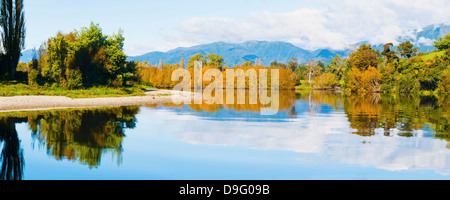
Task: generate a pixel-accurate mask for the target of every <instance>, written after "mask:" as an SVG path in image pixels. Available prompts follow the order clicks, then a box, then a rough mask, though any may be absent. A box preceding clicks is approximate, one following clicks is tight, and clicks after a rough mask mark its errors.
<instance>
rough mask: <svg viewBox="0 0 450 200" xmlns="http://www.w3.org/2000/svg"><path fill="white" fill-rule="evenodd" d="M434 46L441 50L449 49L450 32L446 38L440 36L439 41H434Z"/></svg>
mask: <svg viewBox="0 0 450 200" xmlns="http://www.w3.org/2000/svg"><path fill="white" fill-rule="evenodd" d="M434 47H436V49H438V50H439V51H443V50H447V49H449V48H450V33H447V35H445V37H444V38H442V37H440V38H439V40H438V41H435V42H434Z"/></svg>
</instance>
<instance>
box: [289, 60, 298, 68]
mask: <svg viewBox="0 0 450 200" xmlns="http://www.w3.org/2000/svg"><path fill="white" fill-rule="evenodd" d="M287 66H288V67H289V69H291V71H295V69H297V67H298V60H297V58H291V61H289V63H288V64H287Z"/></svg>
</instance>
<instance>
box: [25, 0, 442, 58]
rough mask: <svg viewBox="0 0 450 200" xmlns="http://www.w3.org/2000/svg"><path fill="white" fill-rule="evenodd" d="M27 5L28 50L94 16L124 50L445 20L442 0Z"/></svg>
mask: <svg viewBox="0 0 450 200" xmlns="http://www.w3.org/2000/svg"><path fill="white" fill-rule="evenodd" d="M25 7H26V8H25V12H26V20H27V21H26V22H27V39H26V48H27V49H30V48H34V47H38V46H39V45H40V44H41V43H42V42H44V41H46V39H47V38H49V37H51V36H54V35H55V34H56V33H57V32H58V31H62V32H63V33H68V32H70V31H73V30H74V29H79V28H80V27H86V26H89V24H90V22H91V21H93V22H95V23H99V24H100V26H101V27H102V28H103V31H104V33H105V34H112V33H117V31H118V29H119V28H122V29H123V30H124V34H125V38H126V41H125V51H126V53H127V54H128V55H139V54H143V53H146V52H149V51H155V50H159V51H167V50H170V49H173V48H176V47H180V46H192V45H197V44H204V43H210V42H216V41H226V42H244V41H246V40H271V41H285V42H291V43H293V44H294V45H297V46H300V47H303V48H306V49H316V48H323V47H329V48H333V49H339V48H345V46H346V45H349V44H351V43H353V42H358V41H361V40H371V41H372V42H395V41H393V40H395V38H396V37H397V36H399V35H401V34H407V32H406V33H405V30H409V29H413V28H421V27H423V26H426V25H430V24H436V23H447V22H448V21H449V20H448V19H450V12H448V10H450V1H447V0H379V1H369V0H342V1H336V0H316V1H310V0H296V1H294V0H278V1H270V0H190V1H185V0H167V1H149V0H128V1H125V3H124V1H118V0H95V1H88V0H77V1H75V0H65V1H61V0H39V1H36V0H35V1H25Z"/></svg>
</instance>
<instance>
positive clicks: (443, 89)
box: [438, 68, 450, 94]
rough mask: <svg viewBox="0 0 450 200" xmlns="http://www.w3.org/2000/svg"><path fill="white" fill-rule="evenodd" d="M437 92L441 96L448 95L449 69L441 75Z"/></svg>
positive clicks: (449, 86) (449, 88)
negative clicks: (441, 94)
mask: <svg viewBox="0 0 450 200" xmlns="http://www.w3.org/2000/svg"><path fill="white" fill-rule="evenodd" d="M438 87H439V92H440V93H443V94H448V93H450V68H447V69H446V70H444V71H443V72H442V74H441V81H440V82H439V86H438Z"/></svg>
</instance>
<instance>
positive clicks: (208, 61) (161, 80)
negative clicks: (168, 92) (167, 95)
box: [136, 54, 298, 89]
mask: <svg viewBox="0 0 450 200" xmlns="http://www.w3.org/2000/svg"><path fill="white" fill-rule="evenodd" d="M195 61H202V62H203V68H202V76H203V75H204V74H205V72H206V71H208V70H209V69H218V70H220V71H221V72H222V77H223V79H224V80H223V84H224V88H227V87H231V86H227V85H226V77H227V75H226V71H227V70H228V69H231V68H230V67H228V66H226V65H225V62H224V59H223V57H221V56H219V55H216V54H208V55H206V56H203V55H202V54H197V55H195V56H193V57H191V58H190V59H189V62H188V66H187V68H186V70H187V71H188V72H189V73H190V74H191V84H192V87H193V86H194V85H193V84H194V62H195ZM136 65H137V66H138V68H139V71H140V73H139V77H140V81H141V82H142V83H146V84H149V85H152V86H154V87H158V88H173V87H174V86H175V85H177V84H178V83H180V82H181V80H180V81H171V77H172V73H173V72H174V71H175V70H177V69H180V68H181V69H184V59H183V58H182V59H181V61H180V63H177V64H163V63H160V65H159V66H151V65H150V64H149V63H147V62H143V63H140V62H137V63H136ZM232 69H233V70H235V71H236V70H242V71H243V72H244V73H246V72H249V70H252V71H254V72H256V73H255V74H254V77H251V76H252V74H250V76H249V77H247V78H246V79H245V86H238V85H237V80H236V81H235V84H234V86H232V87H234V88H247V89H248V88H250V84H251V83H250V80H251V78H254V80H257V81H259V71H260V69H267V70H268V79H267V81H268V87H271V72H272V70H273V69H278V70H279V87H280V88H281V89H293V88H295V86H296V85H297V83H298V76H297V75H296V74H295V73H293V72H292V71H291V70H290V69H288V68H284V67H280V66H270V67H268V68H267V67H265V66H262V63H261V62H260V61H259V60H257V61H255V64H254V63H252V62H251V61H247V62H244V63H242V65H236V66H234V67H233V68H232ZM250 77H251V78H250ZM209 84H211V81H203V87H206V86H208V85H209ZM257 84H259V83H257Z"/></svg>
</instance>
